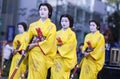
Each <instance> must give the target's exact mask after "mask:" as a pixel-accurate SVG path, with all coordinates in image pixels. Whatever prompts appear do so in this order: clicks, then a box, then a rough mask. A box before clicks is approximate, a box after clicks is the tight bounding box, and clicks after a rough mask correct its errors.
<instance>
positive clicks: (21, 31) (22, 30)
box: [18, 25, 24, 33]
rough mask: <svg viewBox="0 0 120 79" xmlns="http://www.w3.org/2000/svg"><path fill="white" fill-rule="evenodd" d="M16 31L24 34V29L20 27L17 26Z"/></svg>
mask: <svg viewBox="0 0 120 79" xmlns="http://www.w3.org/2000/svg"><path fill="white" fill-rule="evenodd" d="M18 31H19V33H23V32H24V28H23V26H22V25H18Z"/></svg>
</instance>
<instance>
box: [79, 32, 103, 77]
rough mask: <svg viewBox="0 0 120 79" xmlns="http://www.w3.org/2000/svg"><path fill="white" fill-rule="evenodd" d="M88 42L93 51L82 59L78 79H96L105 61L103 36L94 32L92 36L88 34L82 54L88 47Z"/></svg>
mask: <svg viewBox="0 0 120 79" xmlns="http://www.w3.org/2000/svg"><path fill="white" fill-rule="evenodd" d="M88 41H90V43H91V45H92V47H93V48H94V50H93V51H92V52H90V55H88V56H87V57H84V58H83V59H82V61H81V63H80V65H79V66H80V67H81V73H80V77H79V79H97V74H98V72H99V71H100V70H101V69H102V67H103V65H104V60H105V40H104V36H103V35H102V34H101V33H100V32H99V31H96V32H95V33H94V34H92V33H89V34H87V35H86V37H85V41H84V46H83V48H82V52H83V51H85V49H86V48H87V47H88V44H87V42H88Z"/></svg>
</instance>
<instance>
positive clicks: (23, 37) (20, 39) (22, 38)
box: [9, 32, 27, 79]
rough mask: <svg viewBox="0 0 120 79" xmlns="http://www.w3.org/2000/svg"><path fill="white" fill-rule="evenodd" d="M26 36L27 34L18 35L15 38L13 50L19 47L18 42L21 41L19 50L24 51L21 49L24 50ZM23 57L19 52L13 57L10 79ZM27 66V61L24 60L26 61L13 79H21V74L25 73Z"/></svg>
mask: <svg viewBox="0 0 120 79" xmlns="http://www.w3.org/2000/svg"><path fill="white" fill-rule="evenodd" d="M26 36H27V32H24V33H23V34H18V35H16V36H15V38H14V41H13V48H14V49H16V48H17V46H18V41H19V43H20V47H19V49H18V50H19V51H21V50H22V49H21V48H22V45H23V44H25V40H26ZM21 56H22V55H21V54H20V53H18V52H17V53H16V54H15V55H14V56H13V58H12V63H11V67H10V72H9V79H10V77H11V75H12V73H13V71H14V69H15V67H16V65H17V64H18V62H19V60H20V58H21ZM26 64H27V61H26V60H24V61H23V62H22V63H21V65H20V66H19V68H18V70H17V72H16V74H15V76H14V78H13V79H19V78H20V76H21V74H22V73H23V72H25V69H26Z"/></svg>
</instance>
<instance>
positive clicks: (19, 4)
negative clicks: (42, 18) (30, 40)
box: [0, 0, 120, 44]
mask: <svg viewBox="0 0 120 79" xmlns="http://www.w3.org/2000/svg"><path fill="white" fill-rule="evenodd" d="M42 2H48V3H50V4H51V5H52V6H53V8H54V9H53V15H52V21H53V22H54V23H55V24H56V25H57V29H60V28H61V27H60V26H59V18H60V16H61V15H62V14H64V13H69V14H70V15H71V16H72V17H73V18H74V21H75V22H74V27H73V29H74V30H75V32H76V35H77V39H78V44H79V43H81V42H83V39H84V36H85V34H86V33H88V32H89V28H88V21H89V20H90V19H96V20H98V21H100V23H101V28H102V29H101V31H102V32H104V31H105V30H106V29H108V27H109V28H111V29H112V33H113V34H114V41H115V42H117V43H120V31H119V30H120V21H119V20H120V12H119V10H120V5H119V3H120V0H0V40H4V39H7V40H8V39H9V40H12V39H13V38H14V35H15V34H16V31H15V30H14V28H16V24H17V23H18V22H21V21H24V22H26V23H27V24H28V25H29V24H30V23H31V22H33V21H36V20H37V19H39V15H38V5H39V4H40V3H42ZM8 28H9V29H8ZM12 30H14V31H12ZM8 31H10V32H9V34H7V33H8ZM8 36H9V38H8Z"/></svg>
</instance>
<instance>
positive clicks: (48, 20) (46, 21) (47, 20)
mask: <svg viewBox="0 0 120 79" xmlns="http://www.w3.org/2000/svg"><path fill="white" fill-rule="evenodd" d="M50 21H51V20H50V19H49V18H47V19H46V20H45V21H44V22H42V21H41V19H40V20H39V22H40V23H48V22H50Z"/></svg>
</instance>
